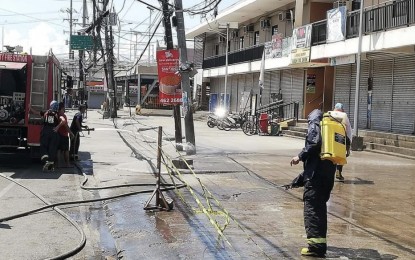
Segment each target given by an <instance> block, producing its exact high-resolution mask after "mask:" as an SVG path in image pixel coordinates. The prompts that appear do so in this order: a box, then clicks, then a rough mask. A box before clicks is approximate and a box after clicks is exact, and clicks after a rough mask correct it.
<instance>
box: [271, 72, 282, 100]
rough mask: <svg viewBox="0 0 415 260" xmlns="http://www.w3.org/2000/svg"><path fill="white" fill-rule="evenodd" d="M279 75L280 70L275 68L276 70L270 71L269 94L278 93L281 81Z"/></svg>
mask: <svg viewBox="0 0 415 260" xmlns="http://www.w3.org/2000/svg"><path fill="white" fill-rule="evenodd" d="M280 75H281V71H280V70H276V71H272V72H271V89H270V91H271V92H270V94H271V95H272V94H278V93H279V90H280V83H281V79H280ZM271 95H270V96H271ZM270 102H271V97H270Z"/></svg>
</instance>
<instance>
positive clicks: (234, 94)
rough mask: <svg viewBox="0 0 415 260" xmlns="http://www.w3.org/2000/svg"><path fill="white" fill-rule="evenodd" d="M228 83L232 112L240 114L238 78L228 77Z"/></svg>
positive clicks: (235, 76)
mask: <svg viewBox="0 0 415 260" xmlns="http://www.w3.org/2000/svg"><path fill="white" fill-rule="evenodd" d="M228 82H229V84H228V85H229V86H231V87H230V94H231V106H230V108H231V111H232V112H238V105H239V92H238V76H237V75H234V76H231V77H228Z"/></svg>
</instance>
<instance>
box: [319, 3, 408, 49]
mask: <svg viewBox="0 0 415 260" xmlns="http://www.w3.org/2000/svg"><path fill="white" fill-rule="evenodd" d="M359 23H360V13H359V11H353V12H350V13H349V14H348V15H347V20H346V38H347V39H350V38H354V37H358V36H359ZM411 24H415V0H397V1H391V2H386V3H382V4H380V5H377V6H373V7H369V8H366V10H365V11H364V13H363V33H364V34H369V33H372V32H378V31H386V30H389V29H393V28H398V27H403V26H409V25H411ZM326 25H327V21H326V20H324V21H320V22H316V23H314V24H313V31H312V41H311V42H312V45H320V44H324V43H326V30H327V29H326Z"/></svg>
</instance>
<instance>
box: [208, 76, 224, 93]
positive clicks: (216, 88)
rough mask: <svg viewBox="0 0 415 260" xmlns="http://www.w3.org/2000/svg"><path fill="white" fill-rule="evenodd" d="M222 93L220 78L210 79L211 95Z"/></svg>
mask: <svg viewBox="0 0 415 260" xmlns="http://www.w3.org/2000/svg"><path fill="white" fill-rule="evenodd" d="M220 92H221V89H220V81H219V78H210V93H217V94H219V93H220Z"/></svg>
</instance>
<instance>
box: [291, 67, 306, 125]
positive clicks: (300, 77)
mask: <svg viewBox="0 0 415 260" xmlns="http://www.w3.org/2000/svg"><path fill="white" fill-rule="evenodd" d="M291 75H292V77H293V85H292V90H291V91H292V99H291V100H292V101H297V102H298V103H299V104H300V107H299V112H298V113H299V115H298V116H299V117H300V118H302V117H303V111H304V102H303V97H304V70H299V69H295V70H293V71H292V74H291Z"/></svg>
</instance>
